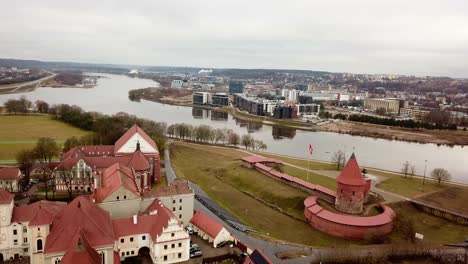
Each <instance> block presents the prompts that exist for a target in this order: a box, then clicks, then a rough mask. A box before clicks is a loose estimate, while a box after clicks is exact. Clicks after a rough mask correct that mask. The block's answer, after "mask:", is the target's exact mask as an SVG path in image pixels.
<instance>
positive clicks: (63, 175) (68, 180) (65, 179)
mask: <svg viewBox="0 0 468 264" xmlns="http://www.w3.org/2000/svg"><path fill="white" fill-rule="evenodd" d="M55 173H56V174H58V175H55V176H56V177H57V176H58V178H59V182H60V183H61V184H63V185H65V188H66V189H67V193H68V198H69V199H70V201H71V200H72V199H73V182H74V178H73V172H71V171H64V170H57V171H55Z"/></svg>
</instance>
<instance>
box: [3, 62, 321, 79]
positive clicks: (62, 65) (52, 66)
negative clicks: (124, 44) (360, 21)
mask: <svg viewBox="0 0 468 264" xmlns="http://www.w3.org/2000/svg"><path fill="white" fill-rule="evenodd" d="M0 67H17V68H40V69H48V70H82V71H92V72H107V73H128V72H129V71H130V70H131V69H138V70H140V71H145V72H167V73H171V72H179V73H181V72H186V71H187V72H188V73H198V72H199V71H200V70H202V69H208V68H201V67H174V66H142V65H117V64H99V63H78V62H53V61H38V60H18V59H2V58H0ZM209 69H212V70H213V73H212V74H211V75H214V76H227V77H231V78H249V77H268V76H273V75H275V74H276V73H295V74H301V73H302V74H312V75H317V76H320V75H324V74H329V72H325V71H309V70H288V69H234V68H233V69H228V68H209Z"/></svg>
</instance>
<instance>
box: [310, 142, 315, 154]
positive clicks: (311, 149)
mask: <svg viewBox="0 0 468 264" xmlns="http://www.w3.org/2000/svg"><path fill="white" fill-rule="evenodd" d="M309 152H310V155H312V153H313V152H314V147H312V144H309Z"/></svg>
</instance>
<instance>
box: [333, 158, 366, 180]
mask: <svg viewBox="0 0 468 264" xmlns="http://www.w3.org/2000/svg"><path fill="white" fill-rule="evenodd" d="M337 182H338V183H341V184H346V185H354V186H356V185H357V186H359V185H365V184H366V181H365V180H364V178H363V177H362V174H361V169H360V168H359V165H358V163H357V160H356V156H355V155H354V153H353V155H351V157H350V158H349V160H348V163H346V166H345V167H344V168H343V170H342V171H341V173H340V175H339V176H338V178H337Z"/></svg>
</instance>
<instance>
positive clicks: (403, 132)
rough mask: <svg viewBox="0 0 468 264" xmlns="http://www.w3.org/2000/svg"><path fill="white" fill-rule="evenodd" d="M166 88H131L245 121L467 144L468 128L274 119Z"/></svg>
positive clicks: (154, 98)
mask: <svg viewBox="0 0 468 264" xmlns="http://www.w3.org/2000/svg"><path fill="white" fill-rule="evenodd" d="M150 89H151V90H150ZM164 90H165V89H158V88H145V89H139V90H132V91H139V92H138V93H139V95H138V98H141V99H145V100H148V101H153V102H158V103H162V104H169V105H176V106H184V107H197V108H203V109H208V110H216V111H222V112H227V113H229V114H230V115H231V116H232V117H234V118H236V119H239V120H242V121H248V122H254V123H259V124H264V125H270V126H279V127H286V128H293V129H298V130H304V131H323V132H333V133H339V134H348V135H353V136H362V137H370V138H380V139H387V140H399V141H406V142H414V143H422V144H428V143H429V144H443V145H461V146H465V145H468V132H467V131H461V130H457V131H453V130H428V129H409V128H401V127H391V126H384V125H375V124H368V123H358V122H353V121H343V120H332V121H330V122H325V124H321V125H317V124H313V123H311V122H307V121H299V120H293V119H275V118H271V117H266V116H257V115H252V114H249V113H247V112H243V111H240V110H238V109H237V108H235V107H232V106H229V107H212V106H206V105H194V104H192V100H191V93H190V95H188V94H180V92H178V91H177V90H176V91H174V89H166V90H169V91H171V90H172V91H173V92H165V91H164ZM132 91H131V92H132Z"/></svg>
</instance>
